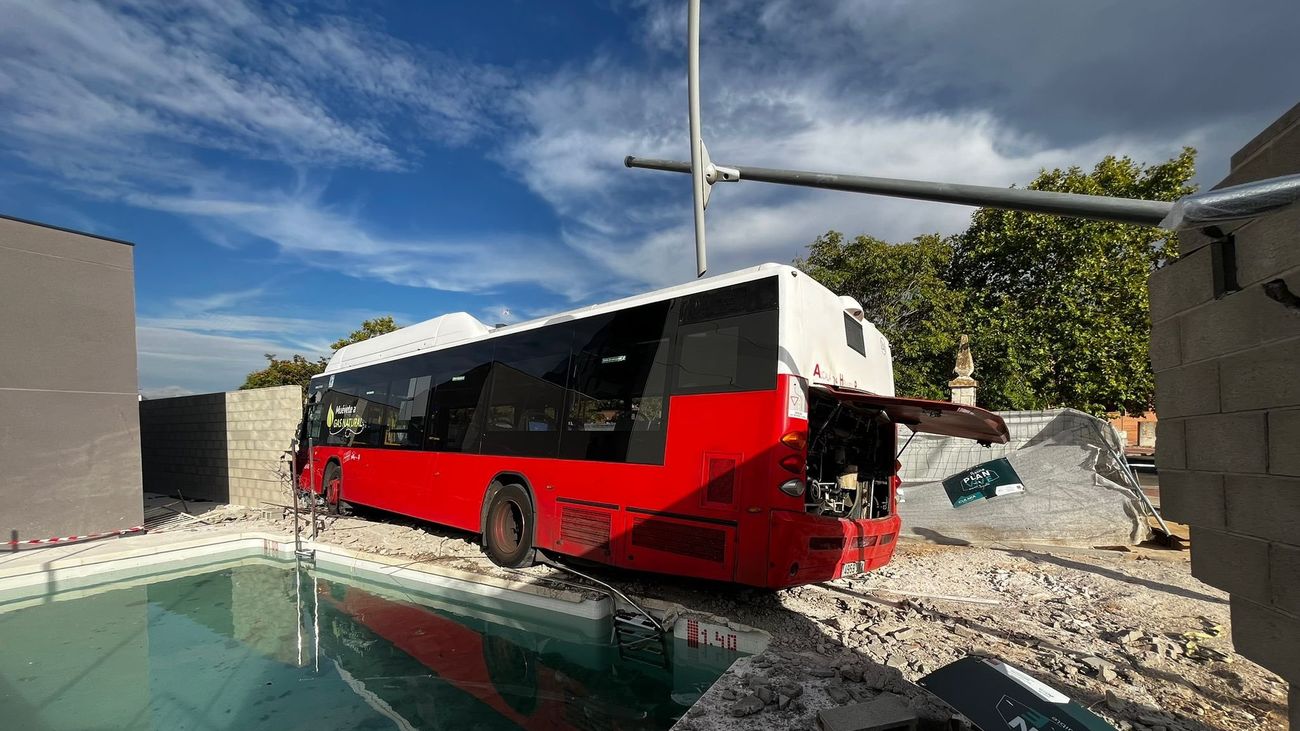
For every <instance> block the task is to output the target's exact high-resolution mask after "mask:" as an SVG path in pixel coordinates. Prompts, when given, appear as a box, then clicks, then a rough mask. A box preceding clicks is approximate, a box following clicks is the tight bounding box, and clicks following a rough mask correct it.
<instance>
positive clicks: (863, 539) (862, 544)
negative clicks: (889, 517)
mask: <svg viewBox="0 0 1300 731" xmlns="http://www.w3.org/2000/svg"><path fill="white" fill-rule="evenodd" d="M874 545H876V537H875V536H860V537H859V538H858V544H857V547H858V548H871V547H872V546H874Z"/></svg>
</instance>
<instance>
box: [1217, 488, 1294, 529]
mask: <svg viewBox="0 0 1300 731" xmlns="http://www.w3.org/2000/svg"><path fill="white" fill-rule="evenodd" d="M1224 502H1225V503H1226V506H1227V528H1228V530H1231V531H1232V532H1234V533H1241V534H1243V535H1249V536H1256V537H1258V538H1264V539H1266V540H1270V541H1278V542H1280V543H1294V542H1295V540H1296V532H1297V531H1296V517H1297V516H1300V479H1295V478H1291V477H1271V476H1270V477H1254V476H1250V475H1228V476H1227V477H1226V478H1225V483H1224Z"/></svg>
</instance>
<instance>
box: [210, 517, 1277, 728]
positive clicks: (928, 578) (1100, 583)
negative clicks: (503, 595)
mask: <svg viewBox="0 0 1300 731" xmlns="http://www.w3.org/2000/svg"><path fill="white" fill-rule="evenodd" d="M239 517H240V518H241V519H242V520H245V521H247V522H248V523H250V525H249V526H248V527H249V528H250V529H257V528H263V529H271V530H275V531H276V532H280V533H286V532H287V533H292V522H291V521H290V520H284V519H280V518H278V517H277V516H274V515H270V516H262V515H261V514H258V513H248V514H241V515H240V516H239ZM196 529H197V530H203V528H196ZM320 540H322V541H325V542H328V543H333V544H337V545H341V546H345V547H348V548H352V549H355V550H361V551H368V552H374V553H378V554H381V555H393V556H404V557H409V558H412V559H416V560H421V561H429V562H435V563H443V564H445V565H448V566H452V567H454V568H458V569H461V570H466V571H476V572H481V573H485V574H490V575H500V576H513V577H514V578H523V579H524V580H529V579H530V578H531V579H536V580H542V579H546V578H562V579H565V580H568V581H574V577H572V576H569V575H566V574H563V573H562V572H560V571H559V570H558V569H554V568H551V567H548V566H536V567H533V568H530V569H525V570H523V571H514V570H509V569H500V568H498V567H496V566H493V565H492V564H491V563H490V562H488V561H487V559H486V558H485V557H483V555H482V553H481V551H480V549H479V546H478V543H477V541H476V540H475V539H474V537H473V536H469V535H466V534H462V533H458V532H455V531H450V530H445V529H440V528H438V527H436V526H431V525H424V524H417V523H414V522H401V521H393V522H379V521H375V520H362V519H359V518H329V519H327V520H326V527H325V529H324V531H323V532H322V533H321V535H320ZM584 571H588V572H591V573H593V574H594V575H597V576H598V578H600V579H601V580H603V581H607V582H609V583H610V584H612V585H614V586H615V587H617V588H618V589H620V590H622V591H624V592H625V593H627V594H629V595H631V596H633V597H641V598H652V599H658V600H663V601H668V602H675V603H678V604H681V605H683V606H684V607H686V608H688V609H691V610H694V611H697V612H701V613H705V614H713V615H718V616H723V617H728V618H730V619H732V620H734V621H736V622H739V623H742V624H746V625H749V626H752V627H755V628H758V629H762V630H766V631H767V632H769V633H770V634H771V635H772V638H773V639H772V645H771V646H770V647H769V649H768V651H767V652H765V653H763V654H761V655H758V656H755V657H753V658H747V659H744V660H742V661H741V662H739V663H737V665H736V667H735V668H734V670H733V671H732V672H729V673H728V674H726V675H724V676H723V677H722V678H721V679H720V680H719V681H718V683H717V684H715V685H714V687H713V688H711V689H710V690H709V691H708V693H707V694H706V695H705V696H704V697H703V698H702V700H701V703H699V704H698V705H697V707H696V708H694V709H692V713H691V714H688V715H687V716H686V717H684V718H683V719H682V721H681V724H683V725H682V728H696V729H706V728H728V727H732V728H742V727H743V728H745V729H746V730H747V731H751V730H752V729H756V728H764V727H768V728H809V729H811V728H815V719H816V714H817V711H818V710H819V709H822V708H826V707H829V706H832V705H843V704H847V703H856V702H861V701H865V700H870V699H872V698H874V697H876V696H878V695H880V694H881V693H894V694H897V695H899V696H900V697H902V698H903V699H904V700H905V701H906V702H907V703H908V705H909V707H910V708H912V709H913V711H914V712H915V713H916V714H917V716H918V718H919V719H921V720H922V723H923V724H925V723H929V724H931V725H929V726H924V725H923V727H927V728H960V727H961V725H960V721H961V720H960V719H956V720H954V719H953V717H952V711H951V709H949V708H947V707H946V706H944V705H943V704H942V702H940V701H938V700H937V699H935V698H934V697H933V696H929V695H928V694H927V693H926V692H925V691H924V690H922V689H921V688H919V687H918V686H916V685H915V682H916V681H917V680H919V679H920V678H921V677H922V676H924V675H926V674H928V673H930V672H932V671H934V670H936V669H937V668H939V667H941V666H943V665H946V664H948V663H950V662H953V661H955V660H958V659H960V658H962V657H965V656H966V655H968V654H977V655H986V656H992V657H996V658H999V659H1002V660H1004V661H1006V662H1008V663H1010V664H1012V665H1014V666H1016V667H1018V668H1020V669H1022V670H1024V671H1025V672H1027V673H1029V674H1030V675H1032V676H1033V677H1035V678H1037V679H1038V680H1040V681H1042V682H1045V683H1047V684H1048V685H1050V686H1052V687H1054V688H1056V689H1058V690H1060V691H1061V692H1063V693H1065V694H1066V695H1068V696H1070V697H1071V698H1072V699H1073V700H1075V701H1076V702H1078V703H1080V704H1081V705H1083V706H1085V707H1088V708H1089V709H1091V710H1092V711H1093V712H1094V713H1096V714H1098V715H1100V716H1102V717H1103V718H1105V719H1107V720H1108V721H1110V722H1111V723H1113V724H1114V725H1115V726H1116V727H1117V728H1120V729H1123V730H1125V731H1161V730H1163V731H1175V730H1177V729H1181V730H1184V731H1205V730H1208V729H1222V730H1223V731H1228V730H1229V729H1232V730H1234V731H1235V729H1240V728H1251V729H1278V730H1279V731H1280V730H1282V729H1285V728H1286V703H1287V686H1286V684H1285V683H1284V682H1283V681H1282V680H1281V679H1280V678H1278V677H1277V676H1276V675H1273V674H1272V673H1270V672H1268V671H1267V670H1264V669H1263V668H1260V667H1259V666H1257V665H1255V664H1254V663H1252V662H1250V661H1249V660H1247V659H1245V658H1243V657H1241V656H1239V655H1236V654H1235V653H1234V652H1233V650H1232V642H1231V637H1230V634H1231V633H1230V631H1229V629H1228V628H1229V611H1228V601H1227V594H1225V593H1223V592H1221V591H1219V590H1217V589H1214V588H1211V587H1208V586H1206V585H1204V584H1202V583H1200V582H1199V581H1197V580H1196V579H1194V578H1193V577H1192V576H1191V572H1190V568H1189V564H1188V561H1187V554H1186V552H1173V551H1171V552H1160V551H1147V550H1137V551H1133V552H1128V553H1125V552H1112V551H1067V550H1065V549H1051V550H1047V549H1044V550H1033V551H1031V550H1010V549H995V548H983V547H962V546H935V545H930V544H914V543H902V544H900V546H899V548H898V552H897V554H896V556H895V558H894V560H893V562H891V563H890V564H889V565H887V566H885V567H884V568H882V569H879V570H877V571H874V572H872V573H869V574H866V575H864V576H861V577H857V578H854V579H848V580H839V581H834V582H830V583H827V584H822V585H814V586H804V587H798V588H794V589H787V590H783V591H777V592H771V591H763V590H756V589H745V588H741V587H736V586H732V585H728V584H721V583H718V582H712V581H700V580H688V579H681V578H673V577H664V576H655V575H650V574H637V573H634V572H627V571H618V570H613V569H598V568H591V567H586V566H584ZM927 704H928V705H927ZM926 719H928V721H927V720H926ZM735 722H740V725H732V726H728V724H733V723H735ZM954 723H956V724H957V725H956V726H953V725H952V724H954ZM936 724H937V725H936ZM943 724H948V725H943Z"/></svg>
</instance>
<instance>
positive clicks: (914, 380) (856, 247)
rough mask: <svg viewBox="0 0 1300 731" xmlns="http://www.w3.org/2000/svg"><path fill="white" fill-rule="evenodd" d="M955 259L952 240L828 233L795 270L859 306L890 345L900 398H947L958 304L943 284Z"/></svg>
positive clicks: (956, 295)
mask: <svg viewBox="0 0 1300 731" xmlns="http://www.w3.org/2000/svg"><path fill="white" fill-rule="evenodd" d="M952 259H953V247H952V242H951V240H950V239H946V238H943V237H941V236H938V235H937V234H930V235H926V236H918V237H917V238H915V239H913V240H911V241H908V242H905V243H901V244H890V243H888V242H886V241H882V240H880V239H877V238H873V237H871V236H858V237H857V238H854V239H853V240H851V241H845V240H844V236H843V235H842V234H841V233H840V232H838V231H828V232H827V233H826V234H824V235H822V236H818V237H817V239H816V240H815V241H813V242H812V243H811V244H810V245H809V246H808V257H807V258H806V259H796V260H795V266H797V267H799V268H800V269H802V270H803V271H805V272H807V273H808V274H809V276H811V277H812V278H813V279H816V280H817V281H819V282H821V283H822V284H824V285H826V286H827V287H829V288H830V289H831V290H832V291H834V292H835V293H837V294H841V295H848V296H850V297H852V298H854V299H856V300H857V301H858V303H859V304H861V305H862V311H863V313H864V314H865V315H866V318H867V319H868V320H870V321H871V322H872V323H874V324H875V325H876V327H878V328H880V331H881V332H882V333H884V335H885V337H886V338H888V339H889V343H890V347H891V348H892V349H893V354H894V385H895V389H896V390H897V391H898V393H900V394H906V395H909V396H920V397H924V398H946V395H947V393H946V390H945V388H944V386H945V384H946V383H947V382H948V379H949V378H951V375H950V374H949V371H951V369H952V362H951V361H952V356H953V354H954V353H955V352H956V348H957V340H958V336H959V335H960V331H959V330H958V328H957V322H956V317H957V316H958V313H960V312H961V309H962V300H963V296H962V293H961V292H960V291H958V290H955V289H953V288H951V287H949V286H948V283H947V281H946V278H947V276H948V274H949V270H950V269H951V268H952Z"/></svg>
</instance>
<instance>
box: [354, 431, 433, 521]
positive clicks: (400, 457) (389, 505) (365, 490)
mask: <svg viewBox="0 0 1300 731" xmlns="http://www.w3.org/2000/svg"><path fill="white" fill-rule="evenodd" d="M344 452H345V453H344V455H343V459H344V460H345V461H344V463H343V478H344V479H343V497H344V499H345V500H350V501H354V502H358V503H361V504H362V505H369V506H371V507H375V508H379V509H380V510H387V511H389V512H393V513H401V514H402V515H409V516H412V517H417V518H421V519H423V520H431V521H434V522H438V523H441V522H443V518H442V516H440V515H438V513H437V511H436V510H435V511H431V510H430V509H429V508H430V507H431V504H430V500H429V492H430V485H431V482H432V480H433V471H434V463H435V461H436V459H437V457H438V455H437V454H435V453H433V452H420V451H414V450H407V449H350V450H344ZM349 453H350V454H349ZM349 458H351V459H349Z"/></svg>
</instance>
